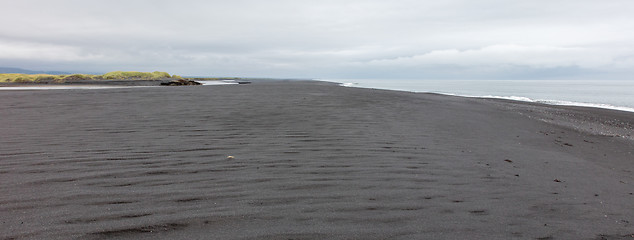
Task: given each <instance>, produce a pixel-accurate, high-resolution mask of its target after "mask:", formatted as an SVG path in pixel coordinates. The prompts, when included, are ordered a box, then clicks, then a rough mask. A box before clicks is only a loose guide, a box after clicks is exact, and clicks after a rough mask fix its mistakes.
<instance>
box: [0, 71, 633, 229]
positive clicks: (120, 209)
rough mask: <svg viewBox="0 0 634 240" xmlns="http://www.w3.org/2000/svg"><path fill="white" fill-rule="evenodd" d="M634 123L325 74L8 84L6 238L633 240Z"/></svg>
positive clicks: (2, 112) (620, 115)
mask: <svg viewBox="0 0 634 240" xmlns="http://www.w3.org/2000/svg"><path fill="white" fill-rule="evenodd" d="M633 126H634V114H633V113H628V112H618V111H609V110H600V109H587V108H572V107H555V106H545V105H538V104H528V103H519V102H511V101H503V100H491V99H474V98H461V97H451V96H442V95H435V94H416V93H407V92H397V91H383V90H372V89H357V88H345V87H339V86H336V85H333V84H328V83H320V82H262V83H254V84H250V85H230V86H197V87H171V88H170V87H164V88H129V89H102V90H48V91H0V134H1V135H0V182H1V185H0V219H1V222H0V239H14V238H15V239H109V238H114V239H633V237H632V234H634V196H633V195H632V194H633V192H634V173H633V172H632V171H634V155H633V154H632V152H634V139H632V135H633V134H632V132H633V131H634V130H633V129H634V128H633ZM228 156H232V157H233V158H228Z"/></svg>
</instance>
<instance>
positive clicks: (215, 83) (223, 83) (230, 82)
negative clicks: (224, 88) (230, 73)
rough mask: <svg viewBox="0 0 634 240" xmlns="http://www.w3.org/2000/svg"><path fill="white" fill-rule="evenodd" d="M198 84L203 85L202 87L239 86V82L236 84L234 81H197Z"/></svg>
mask: <svg viewBox="0 0 634 240" xmlns="http://www.w3.org/2000/svg"><path fill="white" fill-rule="evenodd" d="M197 82H199V83H201V84H202V85H233V84H238V82H236V81H234V80H222V81H218V80H210V81H197Z"/></svg>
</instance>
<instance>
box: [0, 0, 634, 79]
mask: <svg viewBox="0 0 634 240" xmlns="http://www.w3.org/2000/svg"><path fill="white" fill-rule="evenodd" d="M0 8H2V9H3V11H2V14H0V22H2V24H0V66H3V67H19V68H26V69H32V70H62V71H73V72H108V71H114V70H138V71H154V70H161V71H168V72H170V73H172V74H179V75H186V76H189V75H192V76H193V75H201V76H242V77H301V78H321V79H328V78H420V79H561V78H564V79H633V80H634V1H632V0H604V1H599V0H570V1H568V0H518V1H508V0H477V1H476V0H442V1H440V0H433V1H432V0H429V1H427V0H389V1H388V0H332V1H330V0H319V1H316V0H311V1H304V0H266V1H265V0H231V1H217V0H177V1H176V0H174V1H167V0H121V1H119V0H90V1H89V0H76V1H74V0H19V1H17V0H0Z"/></svg>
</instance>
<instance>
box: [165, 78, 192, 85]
mask: <svg viewBox="0 0 634 240" xmlns="http://www.w3.org/2000/svg"><path fill="white" fill-rule="evenodd" d="M193 85H202V84H201V83H199V82H196V81H192V80H183V79H181V80H172V81H169V82H162V83H161V86H193Z"/></svg>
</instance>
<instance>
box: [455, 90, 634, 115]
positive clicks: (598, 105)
mask: <svg viewBox="0 0 634 240" xmlns="http://www.w3.org/2000/svg"><path fill="white" fill-rule="evenodd" d="M446 95H454V96H460V95H455V94H446ZM462 97H472V98H496V99H507V100H513V101H521V102H534V103H543V104H550V105H560V106H576V107H593V108H604V109H611V110H619V111H626V112H634V108H630V107H620V106H613V105H610V104H601V103H584V102H573V101H562V100H549V99H531V98H527V97H518V96H491V95H486V96H466V95H464V96H462Z"/></svg>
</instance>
